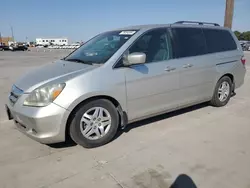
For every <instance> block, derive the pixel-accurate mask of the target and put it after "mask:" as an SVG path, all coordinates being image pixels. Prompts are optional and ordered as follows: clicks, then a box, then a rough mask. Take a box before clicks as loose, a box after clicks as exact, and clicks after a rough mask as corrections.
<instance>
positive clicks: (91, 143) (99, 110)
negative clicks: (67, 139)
mask: <svg viewBox="0 0 250 188" xmlns="http://www.w3.org/2000/svg"><path fill="white" fill-rule="evenodd" d="M118 123H119V116H118V112H117V110H116V108H115V106H114V105H113V103H111V102H110V101H109V100H106V99H98V100H95V101H91V102H88V103H86V104H84V105H83V106H82V107H80V108H79V109H78V110H77V111H76V113H75V116H74V118H73V120H72V122H71V125H70V129H69V132H70V136H71V138H72V139H73V140H74V141H75V142H76V143H77V144H79V145H81V146H83V147H86V148H92V147H98V146H101V145H104V144H106V143H108V142H110V141H111V140H112V138H113V137H114V136H115V134H116V132H117V129H118Z"/></svg>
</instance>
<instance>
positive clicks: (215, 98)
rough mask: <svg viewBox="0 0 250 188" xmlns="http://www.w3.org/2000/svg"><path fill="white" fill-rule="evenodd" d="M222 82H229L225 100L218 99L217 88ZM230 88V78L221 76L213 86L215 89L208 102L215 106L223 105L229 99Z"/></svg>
mask: <svg viewBox="0 0 250 188" xmlns="http://www.w3.org/2000/svg"><path fill="white" fill-rule="evenodd" d="M223 82H227V83H228V84H229V87H230V90H229V95H228V96H227V99H226V100H225V101H220V99H219V95H218V90H219V87H220V85H221V84H222V83H223ZM232 89H233V83H232V80H231V79H230V78H229V77H228V76H224V77H222V78H221V79H220V80H219V81H218V82H217V84H216V87H215V90H214V94H213V98H212V100H211V101H210V104H211V105H212V106H215V107H221V106H225V105H226V104H227V103H228V101H229V100H230V98H231V93H232Z"/></svg>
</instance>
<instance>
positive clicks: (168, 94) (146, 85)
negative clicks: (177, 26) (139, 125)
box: [125, 29, 179, 120]
mask: <svg viewBox="0 0 250 188" xmlns="http://www.w3.org/2000/svg"><path fill="white" fill-rule="evenodd" d="M133 52H143V53H145V54H146V63H145V64H140V65H133V66H131V67H129V68H127V69H126V70H125V77H126V88H127V107H128V118H129V120H135V119H138V118H142V117H146V116H148V115H152V114H155V113H159V112H161V111H164V110H166V109H168V108H172V107H174V106H176V105H177V103H178V97H177V96H176V93H177V92H178V89H179V72H178V70H179V67H178V65H177V64H175V60H173V59H172V48H171V43H170V39H169V36H168V33H167V30H166V29H155V30H151V31H149V32H147V33H146V34H144V35H143V36H141V37H140V38H139V39H138V40H137V41H136V42H135V43H134V44H133V45H132V46H131V47H130V49H129V50H128V53H133Z"/></svg>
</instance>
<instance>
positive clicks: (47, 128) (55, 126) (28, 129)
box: [7, 96, 70, 144]
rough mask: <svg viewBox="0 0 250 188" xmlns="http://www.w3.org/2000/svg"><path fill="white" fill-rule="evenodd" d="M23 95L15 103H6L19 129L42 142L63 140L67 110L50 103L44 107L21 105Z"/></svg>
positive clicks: (49, 142) (48, 142)
mask: <svg viewBox="0 0 250 188" xmlns="http://www.w3.org/2000/svg"><path fill="white" fill-rule="evenodd" d="M23 98H24V96H21V97H20V98H19V99H18V101H17V102H16V104H14V105H12V104H11V103H8V104H7V108H8V109H9V111H10V117H12V118H13V120H14V123H15V124H16V126H17V128H18V130H19V131H21V132H22V133H24V134H25V135H27V136H28V137H30V138H32V139H34V140H36V141H38V142H40V143H44V144H51V143H58V142H63V141H65V128H66V122H67V118H68V116H69V113H70V112H69V111H67V110H66V109H64V108H62V107H60V106H58V105H56V104H54V103H52V104H50V105H48V106H46V107H42V108H41V107H28V106H23V105H22V104H23V100H22V99H23Z"/></svg>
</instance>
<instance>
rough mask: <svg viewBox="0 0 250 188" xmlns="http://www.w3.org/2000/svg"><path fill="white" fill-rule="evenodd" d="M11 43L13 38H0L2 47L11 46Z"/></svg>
mask: <svg viewBox="0 0 250 188" xmlns="http://www.w3.org/2000/svg"><path fill="white" fill-rule="evenodd" d="M11 42H13V38H12V37H0V44H2V45H9V44H10V43H11Z"/></svg>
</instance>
